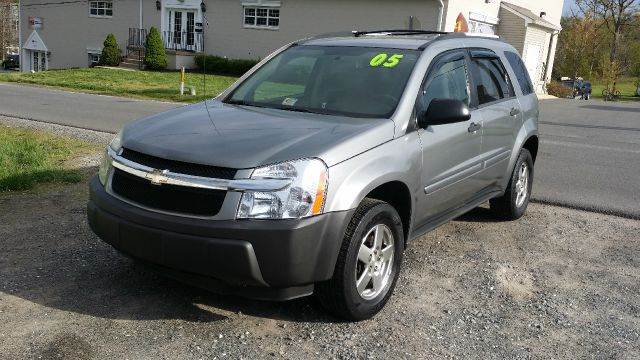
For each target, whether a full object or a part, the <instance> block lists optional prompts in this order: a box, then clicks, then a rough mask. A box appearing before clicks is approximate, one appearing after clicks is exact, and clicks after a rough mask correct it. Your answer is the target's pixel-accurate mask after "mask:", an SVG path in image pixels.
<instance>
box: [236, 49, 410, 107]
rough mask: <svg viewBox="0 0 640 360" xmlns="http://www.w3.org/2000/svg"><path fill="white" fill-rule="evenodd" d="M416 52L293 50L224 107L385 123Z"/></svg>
mask: <svg viewBox="0 0 640 360" xmlns="http://www.w3.org/2000/svg"><path fill="white" fill-rule="evenodd" d="M419 56H420V52H419V51H415V50H405V49H383V48H366V47H347V46H336V47H332V46H295V47H292V48H290V49H288V50H286V51H284V52H282V53H280V54H279V55H277V56H275V57H274V58H273V59H271V60H270V61H269V62H268V63H267V64H265V65H264V66H262V67H261V68H260V69H258V70H257V71H256V72H255V73H254V74H253V75H251V77H249V78H248V79H247V80H245V81H244V82H243V83H242V84H241V85H240V86H238V87H237V88H236V90H235V91H234V92H233V93H232V94H231V95H230V96H229V97H228V98H227V99H226V100H225V101H226V102H228V103H232V104H240V105H248V106H257V107H267V108H275V109H283V110H289V111H302V112H314V113H322V114H336V115H345V116H351V117H371V118H377V117H384V118H388V117H390V116H391V115H392V114H393V112H394V111H395V109H396V107H397V106H398V102H399V101H400V98H401V97H402V94H403V93H404V88H405V86H406V85H407V81H408V80H409V76H410V75H411V72H412V71H413V68H414V66H415V64H416V61H417V60H418V57H419Z"/></svg>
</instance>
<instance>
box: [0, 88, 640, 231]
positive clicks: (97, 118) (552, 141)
mask: <svg viewBox="0 0 640 360" xmlns="http://www.w3.org/2000/svg"><path fill="white" fill-rule="evenodd" d="M176 106H180V105H179V104H172V103H164V102H158V101H145V100H133V99H127V98H119V97H112V96H97V95H88V94H81V93H71V92H66V91H59V90H51V89H46V88H37V87H26V86H20V85H14V84H2V83H0V116H1V115H4V116H8V117H18V118H23V119H30V120H36V121H44V122H50V123H56V124H62V125H70V126H75V127H80V128H86V129H91V130H98V131H106V132H116V131H117V130H118V129H119V128H120V127H122V125H123V124H125V123H127V122H128V121H131V120H134V119H137V118H140V117H143V116H145V115H150V114H153V113H157V112H160V111H163V110H166V109H170V108H173V107H176ZM540 132H541V138H542V140H541V147H540V155H539V162H538V164H537V165H536V171H537V174H536V180H535V186H534V200H536V201H540V202H544V203H550V204H555V205H562V206H569V207H575V208H579V209H586V210H592V211H598V212H604V213H610V214H615V215H620V216H625V217H631V218H635V219H640V205H639V204H640V181H639V179H640V159H639V155H640V103H605V102H601V101H588V102H587V101H578V100H576V101H572V100H544V101H542V102H541V125H540Z"/></svg>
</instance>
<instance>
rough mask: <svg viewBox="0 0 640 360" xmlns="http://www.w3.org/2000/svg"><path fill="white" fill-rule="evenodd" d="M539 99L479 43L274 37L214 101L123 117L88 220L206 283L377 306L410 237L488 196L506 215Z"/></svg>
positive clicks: (171, 271)
mask: <svg viewBox="0 0 640 360" xmlns="http://www.w3.org/2000/svg"><path fill="white" fill-rule="evenodd" d="M538 114H539V109H538V98H537V96H536V94H535V92H534V87H533V84H532V82H531V79H530V78H529V75H528V72H527V68H526V66H525V64H524V62H523V61H522V59H521V58H520V56H519V55H518V52H517V50H516V49H515V48H514V47H513V46H511V45H509V44H507V43H505V42H503V41H500V40H499V39H495V38H492V37H481V36H467V35H465V34H459V33H458V34H444V33H439V32H426V31H415V30H395V31H394V30H385V31H373V32H355V33H353V34H349V35H342V36H336V35H334V36H329V37H318V38H314V39H307V40H301V41H299V42H296V43H294V44H291V45H290V46H286V47H284V48H282V49H281V50H279V51H277V52H276V53H274V54H273V55H271V56H269V57H268V58H266V59H265V60H263V61H262V62H261V63H260V64H258V65H257V66H256V67H254V68H253V69H252V70H251V71H250V72H249V73H247V74H246V75H244V76H243V77H242V78H241V79H240V80H239V81H238V82H237V83H236V84H235V85H233V86H232V87H231V88H229V89H227V90H226V91H224V92H223V93H222V94H220V95H219V96H218V97H217V98H216V99H213V100H210V101H206V102H203V103H199V104H195V105H191V106H188V107H184V108H178V109H174V110H171V111H169V112H166V113H163V114H159V115H156V116H152V117H150V118H146V119H143V120H139V121H137V122H134V123H131V124H128V125H127V126H125V128H124V129H123V131H122V132H121V133H120V134H119V135H118V136H117V137H116V138H115V139H114V140H113V142H111V144H110V145H109V146H108V147H107V148H106V150H105V156H104V159H103V161H102V165H101V167H100V171H99V175H98V176H97V177H96V178H94V179H93V180H92V182H91V185H90V192H91V196H90V201H89V204H88V218H89V224H90V225H91V228H92V229H93V231H94V232H95V233H96V234H98V235H99V236H100V238H102V239H103V240H104V241H105V242H107V243H109V244H111V245H112V246H114V247H115V248H116V249H118V250H119V251H121V252H123V253H125V254H127V255H129V256H131V257H133V258H134V259H137V260H139V261H141V262H143V263H146V264H148V265H150V266H152V267H154V268H156V269H159V270H160V271H162V272H164V273H166V274H168V275H169V276H171V277H174V278H177V279H181V280H183V281H186V282H189V283H191V284H194V285H198V286H202V287H205V288H207V289H210V290H212V291H216V292H222V293H232V294H237V295H242V296H247V297H251V298H257V299H269V300H279V301H283V300H289V299H294V298H298V297H302V296H307V295H311V294H314V293H315V294H316V296H317V297H318V299H319V301H320V303H321V304H322V305H323V306H324V307H325V308H326V309H327V310H328V311H330V312H331V313H333V314H335V315H337V316H340V317H343V318H346V319H350V320H362V319H367V318H370V317H372V316H373V315H375V314H376V313H377V312H379V311H380V310H381V309H382V308H383V307H384V305H385V304H386V302H387V300H388V299H389V298H390V296H391V294H392V292H393V289H394V287H395V285H396V281H397V279H398V275H399V273H400V268H401V264H402V258H403V253H404V250H405V247H406V246H408V245H409V244H410V242H411V240H413V239H415V238H417V237H419V236H422V235H423V234H425V233H426V232H428V231H431V230H433V229H435V228H436V227H438V226H440V225H442V224H444V223H446V222H447V221H449V220H451V219H454V218H456V217H458V216H460V215H462V214H464V213H466V212H468V211H469V210H472V209H473V208H475V207H477V206H478V205H480V204H482V203H484V202H487V201H489V202H490V207H491V209H492V210H493V212H494V213H495V214H496V216H497V217H499V218H502V219H505V220H515V219H519V218H520V217H522V216H523V215H524V213H525V211H526V209H527V205H528V203H529V197H530V195H531V189H532V183H533V173H534V163H535V160H536V155H537V152H538Z"/></svg>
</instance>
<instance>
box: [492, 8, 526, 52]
mask: <svg viewBox="0 0 640 360" xmlns="http://www.w3.org/2000/svg"><path fill="white" fill-rule="evenodd" d="M498 35H499V36H500V37H502V38H503V39H504V40H505V41H506V42H508V43H509V44H511V46H513V47H515V48H516V50H518V51H519V52H520V54H522V51H523V50H524V42H525V38H526V36H527V27H526V24H525V20H524V19H523V18H521V17H519V16H518V15H515V14H513V13H512V12H510V11H507V10H505V9H500V25H499V26H498Z"/></svg>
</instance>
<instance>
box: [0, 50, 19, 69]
mask: <svg viewBox="0 0 640 360" xmlns="http://www.w3.org/2000/svg"><path fill="white" fill-rule="evenodd" d="M2 68H3V69H5V70H12V69H18V68H20V55H17V54H11V55H7V57H6V59H5V60H4V61H3V62H2Z"/></svg>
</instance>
